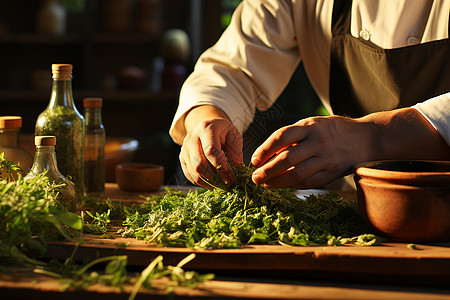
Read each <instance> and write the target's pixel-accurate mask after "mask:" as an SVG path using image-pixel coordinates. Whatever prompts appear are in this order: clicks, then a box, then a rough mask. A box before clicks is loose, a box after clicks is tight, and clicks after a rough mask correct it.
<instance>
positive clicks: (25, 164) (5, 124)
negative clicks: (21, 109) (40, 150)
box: [0, 116, 33, 175]
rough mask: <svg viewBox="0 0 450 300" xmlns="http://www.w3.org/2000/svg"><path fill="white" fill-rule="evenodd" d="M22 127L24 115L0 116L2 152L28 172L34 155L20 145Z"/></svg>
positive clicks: (0, 145) (0, 144)
mask: <svg viewBox="0 0 450 300" xmlns="http://www.w3.org/2000/svg"><path fill="white" fill-rule="evenodd" d="M21 128H22V117H19V116H2V117H0V153H2V152H3V153H5V157H6V158H7V159H8V160H9V161H12V162H14V163H15V164H16V165H18V166H19V167H20V168H21V169H22V170H23V171H24V172H25V174H26V173H27V172H28V171H29V170H30V168H31V165H32V164H33V156H32V155H31V153H29V152H28V151H27V150H25V148H23V147H22V146H21V145H20V129H21ZM25 174H22V175H25Z"/></svg>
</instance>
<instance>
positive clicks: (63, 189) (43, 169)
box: [24, 136, 77, 212]
mask: <svg viewBox="0 0 450 300" xmlns="http://www.w3.org/2000/svg"><path fill="white" fill-rule="evenodd" d="M34 144H35V145H36V152H35V153H34V161H33V166H32V167H31V170H30V172H29V173H28V174H27V175H26V176H25V178H24V179H25V180H26V179H28V178H32V177H35V176H36V175H38V174H42V173H45V176H46V177H47V178H48V179H49V181H50V182H52V183H53V182H54V183H56V184H58V185H60V187H58V188H57V191H58V201H59V202H60V204H61V205H62V206H63V207H64V208H65V209H67V210H68V211H71V212H76V210H77V194H76V191H75V187H74V186H73V184H72V182H71V181H70V180H68V179H67V178H66V177H64V175H62V174H61V172H59V170H58V163H57V160H56V153H55V146H56V137H55V136H36V137H35V138H34Z"/></svg>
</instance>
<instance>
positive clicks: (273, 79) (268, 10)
mask: <svg viewBox="0 0 450 300" xmlns="http://www.w3.org/2000/svg"><path fill="white" fill-rule="evenodd" d="M299 61H300V53H299V50H298V46H297V42H296V35H295V30H294V26H293V20H292V18H291V6H290V4H289V1H286V0H277V1H261V0H246V1H243V2H242V3H241V5H240V6H239V7H238V8H237V9H236V10H235V12H234V14H233V17H232V21H231V24H230V25H229V26H228V27H227V29H226V30H225V32H224V33H223V35H222V36H221V37H220V39H219V41H218V42H217V43H216V44H215V45H214V46H213V47H211V48H209V49H208V50H206V51H205V52H204V53H203V54H202V55H201V56H200V58H199V60H198V61H197V63H196V66H195V69H194V72H193V73H192V74H191V75H190V76H189V77H188V79H187V80H186V81H185V83H184V84H183V87H182V89H181V92H180V101H179V106H178V109H177V112H176V114H175V117H174V120H173V122H172V125H171V128H170V131H169V133H170V135H171V137H172V138H173V140H174V141H175V142H176V143H178V144H181V143H182V140H183V137H184V136H185V134H186V132H185V129H184V118H185V115H186V113H187V112H188V111H189V110H190V109H191V108H193V107H195V106H198V105H206V104H209V105H214V106H216V107H218V108H220V109H221V110H223V111H224V112H225V113H226V114H227V115H228V117H229V118H230V120H231V121H232V122H233V124H234V125H235V126H236V128H237V129H238V130H239V131H241V132H243V131H245V130H246V128H247V127H248V125H249V124H250V123H251V122H252V121H253V117H254V113H255V110H256V108H258V109H260V110H265V109H268V108H269V107H270V106H271V105H272V104H273V103H274V102H275V100H276V99H277V98H278V96H279V95H280V94H281V92H282V91H283V90H284V88H285V87H286V85H287V84H288V83H289V80H290V78H291V76H292V74H293V73H294V71H295V69H296V68H297V66H298V63H299Z"/></svg>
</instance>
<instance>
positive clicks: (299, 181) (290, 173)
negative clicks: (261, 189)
mask: <svg viewBox="0 0 450 300" xmlns="http://www.w3.org/2000/svg"><path fill="white" fill-rule="evenodd" d="M325 167H326V164H325V163H324V161H323V160H321V159H318V158H310V159H307V160H305V161H304V162H302V163H301V164H298V165H296V166H293V167H291V168H289V169H288V170H286V171H285V172H283V173H282V174H280V175H279V176H276V177H273V178H271V179H270V180H268V181H266V182H265V183H264V186H265V187H267V188H280V187H296V188H299V187H302V188H305V187H306V186H307V188H313V187H320V186H321V185H318V186H312V185H313V184H317V183H318V182H319V181H317V180H318V179H321V178H316V177H313V176H315V175H316V174H317V173H319V172H322V171H323V170H324V169H325ZM311 178H314V180H315V181H311ZM320 184H322V183H320Z"/></svg>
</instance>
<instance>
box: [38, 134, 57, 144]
mask: <svg viewBox="0 0 450 300" xmlns="http://www.w3.org/2000/svg"><path fill="white" fill-rule="evenodd" d="M34 144H35V145H36V146H55V145H56V136H54V135H38V136H35V137H34Z"/></svg>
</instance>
